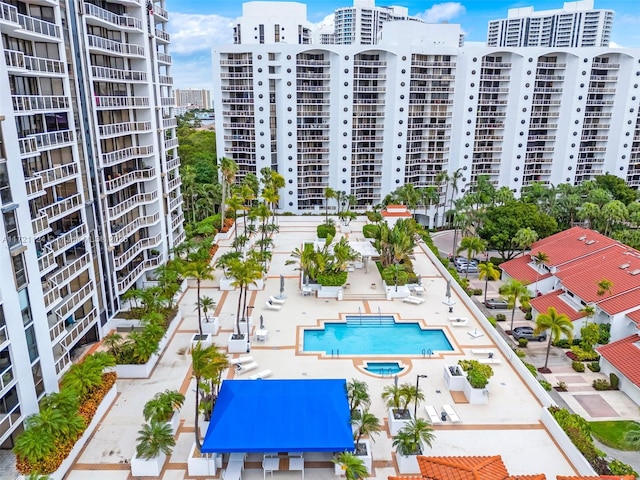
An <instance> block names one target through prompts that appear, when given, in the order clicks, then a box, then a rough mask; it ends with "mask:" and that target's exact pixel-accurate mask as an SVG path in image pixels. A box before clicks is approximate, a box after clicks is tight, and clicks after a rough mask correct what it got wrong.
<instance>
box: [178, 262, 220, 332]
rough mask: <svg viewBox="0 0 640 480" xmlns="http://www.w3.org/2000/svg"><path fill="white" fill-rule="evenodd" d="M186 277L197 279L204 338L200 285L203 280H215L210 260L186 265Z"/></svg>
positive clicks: (200, 323)
mask: <svg viewBox="0 0 640 480" xmlns="http://www.w3.org/2000/svg"><path fill="white" fill-rule="evenodd" d="M183 273H184V275H185V276H186V277H192V278H195V279H196V285H197V305H198V331H199V333H200V338H202V335H203V334H202V312H201V308H200V284H201V283H202V281H203V280H213V278H214V277H213V267H212V266H211V265H210V264H209V261H208V260H198V261H192V262H189V263H187V264H186V265H185V269H184V272H183Z"/></svg>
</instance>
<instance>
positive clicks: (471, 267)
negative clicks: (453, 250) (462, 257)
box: [456, 263, 478, 273]
mask: <svg viewBox="0 0 640 480" xmlns="http://www.w3.org/2000/svg"><path fill="white" fill-rule="evenodd" d="M456 271H457V272H458V273H467V272H469V273H478V266H477V265H476V264H474V263H469V264H467V265H456Z"/></svg>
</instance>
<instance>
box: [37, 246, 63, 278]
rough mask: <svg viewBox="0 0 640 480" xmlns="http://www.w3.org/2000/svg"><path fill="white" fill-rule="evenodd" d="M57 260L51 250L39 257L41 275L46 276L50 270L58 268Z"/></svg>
mask: <svg viewBox="0 0 640 480" xmlns="http://www.w3.org/2000/svg"><path fill="white" fill-rule="evenodd" d="M57 266H58V264H57V263H56V259H55V257H54V256H53V252H52V251H51V250H46V251H45V252H44V253H43V254H42V255H40V257H38V269H39V270H40V274H41V275H42V274H44V273H45V272H46V271H48V270H49V269H50V268H53V267H57Z"/></svg>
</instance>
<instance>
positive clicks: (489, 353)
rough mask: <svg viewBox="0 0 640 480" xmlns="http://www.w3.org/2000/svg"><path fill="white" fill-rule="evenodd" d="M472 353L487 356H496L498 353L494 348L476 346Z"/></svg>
mask: <svg viewBox="0 0 640 480" xmlns="http://www.w3.org/2000/svg"><path fill="white" fill-rule="evenodd" d="M471 353H473V354H474V355H481V356H485V357H490V356H492V355H493V356H494V357H495V355H496V353H495V350H492V349H491V348H474V349H472V350H471Z"/></svg>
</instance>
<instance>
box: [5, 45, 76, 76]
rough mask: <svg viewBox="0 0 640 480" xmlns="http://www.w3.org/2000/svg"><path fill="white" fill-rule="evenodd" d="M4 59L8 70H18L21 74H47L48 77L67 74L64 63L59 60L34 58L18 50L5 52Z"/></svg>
mask: <svg viewBox="0 0 640 480" xmlns="http://www.w3.org/2000/svg"><path fill="white" fill-rule="evenodd" d="M4 58H5V61H6V63H7V69H8V70H18V71H19V72H20V73H26V72H28V73H35V72H38V73H45V74H47V76H49V75H54V74H60V75H64V74H65V73H66V71H65V68H64V63H62V62H61V61H59V60H50V59H48V58H41V57H32V56H29V55H25V54H24V53H22V52H19V51H17V50H5V51H4Z"/></svg>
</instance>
